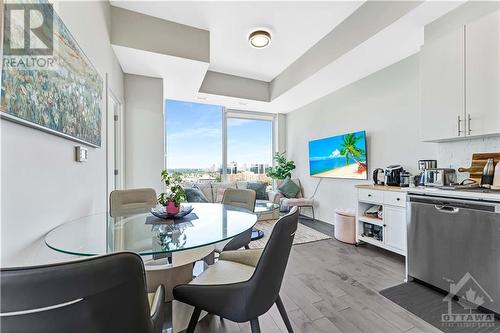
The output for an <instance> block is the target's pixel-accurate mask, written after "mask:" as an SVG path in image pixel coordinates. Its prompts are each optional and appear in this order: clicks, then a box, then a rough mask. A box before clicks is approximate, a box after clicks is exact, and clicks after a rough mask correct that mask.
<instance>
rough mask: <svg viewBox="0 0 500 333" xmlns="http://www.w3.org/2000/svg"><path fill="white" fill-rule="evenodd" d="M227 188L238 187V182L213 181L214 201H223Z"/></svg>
mask: <svg viewBox="0 0 500 333" xmlns="http://www.w3.org/2000/svg"><path fill="white" fill-rule="evenodd" d="M226 188H236V183H234V182H228V183H212V196H213V201H212V202H215V203H221V202H222V197H223V196H224V191H225V190H226Z"/></svg>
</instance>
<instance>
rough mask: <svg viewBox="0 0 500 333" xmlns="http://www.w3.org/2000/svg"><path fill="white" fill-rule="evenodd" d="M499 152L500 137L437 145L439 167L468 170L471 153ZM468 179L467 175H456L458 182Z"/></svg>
mask: <svg viewBox="0 0 500 333" xmlns="http://www.w3.org/2000/svg"><path fill="white" fill-rule="evenodd" d="M493 152H500V137H489V138H475V139H466V140H460V141H452V142H443V143H439V144H438V156H439V160H438V164H439V167H443V168H453V169H458V168H460V167H463V168H468V167H470V165H471V162H472V154H473V153H493ZM466 178H468V173H458V180H459V181H462V180H463V179H466Z"/></svg>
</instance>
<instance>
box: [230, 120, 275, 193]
mask: <svg viewBox="0 0 500 333" xmlns="http://www.w3.org/2000/svg"><path fill="white" fill-rule="evenodd" d="M272 154H273V122H272V120H255V119H247V118H231V117H228V118H227V171H226V172H227V180H228V181H237V180H245V181H249V180H260V181H266V182H269V183H270V181H271V179H270V178H269V177H268V176H267V175H266V170H267V169H268V168H269V167H270V166H271V165H272Z"/></svg>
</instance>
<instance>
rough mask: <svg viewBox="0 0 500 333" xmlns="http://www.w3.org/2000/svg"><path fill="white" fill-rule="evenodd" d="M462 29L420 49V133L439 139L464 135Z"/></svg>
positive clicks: (422, 137) (434, 139) (426, 138)
mask: <svg viewBox="0 0 500 333" xmlns="http://www.w3.org/2000/svg"><path fill="white" fill-rule="evenodd" d="M464 71H465V68H464V28H463V27H461V28H460V29H455V30H453V31H451V32H448V33H446V34H444V35H442V36H440V37H437V38H435V39H433V40H431V41H429V42H426V43H425V45H424V46H423V47H422V49H421V52H420V111H421V113H420V115H421V119H420V135H421V139H422V141H440V140H447V139H453V138H458V137H461V136H464V135H465V131H464V128H465V127H464V124H465V119H464V118H465V112H464V109H465V97H464V94H465V91H464V90H465V89H464V88H465V87H464V86H465V84H464Z"/></svg>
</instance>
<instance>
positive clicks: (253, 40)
mask: <svg viewBox="0 0 500 333" xmlns="http://www.w3.org/2000/svg"><path fill="white" fill-rule="evenodd" d="M248 42H249V43H250V46H252V47H254V48H256V49H263V48H265V47H267V46H269V44H271V33H270V32H269V31H266V30H263V29H258V30H254V31H252V32H251V33H250V35H248Z"/></svg>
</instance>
